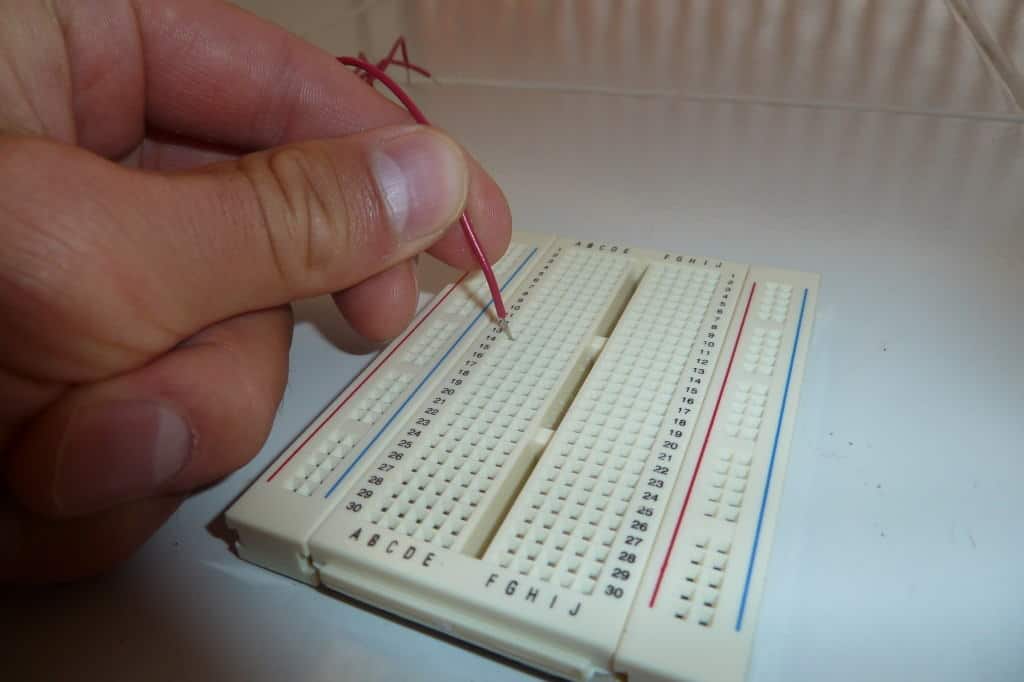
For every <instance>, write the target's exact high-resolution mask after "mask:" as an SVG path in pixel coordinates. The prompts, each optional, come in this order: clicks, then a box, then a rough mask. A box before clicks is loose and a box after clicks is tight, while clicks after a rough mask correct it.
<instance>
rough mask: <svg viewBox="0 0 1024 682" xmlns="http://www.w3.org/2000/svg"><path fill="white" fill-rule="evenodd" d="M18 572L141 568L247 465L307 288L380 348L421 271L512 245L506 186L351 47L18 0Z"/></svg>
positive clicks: (6, 11)
mask: <svg viewBox="0 0 1024 682" xmlns="http://www.w3.org/2000/svg"><path fill="white" fill-rule="evenodd" d="M0 16H3V17H4V21H2V22H0V243H2V245H3V248H2V249H0V317H2V319H3V333H2V334H0V396H2V400H0V453H2V454H0V457H2V461H3V465H4V466H3V473H4V476H3V486H4V487H3V490H2V492H0V541H2V543H3V546H4V552H3V554H2V555H0V577H2V578H3V579H4V580H5V581H15V582H26V581H32V582H40V581H42V582H48V581H58V580H67V579H73V578H77V577H82V576H87V575H91V574H95V573H98V572H102V571H104V570H106V569H108V568H109V567H111V566H113V565H114V564H116V563H117V562H119V561H121V560H123V559H124V558H125V557H127V556H129V555H130V554H131V553H132V552H133V551H134V550H135V549H136V548H138V547H139V546H140V545H141V544H142V543H143V542H144V541H145V540H146V538H147V537H149V536H150V535H151V534H152V533H153V532H154V531H155V530H156V529H157V528H158V527H159V526H160V525H161V524H162V523H163V522H164V521H165V520H166V519H167V518H168V517H169V516H170V515H171V514H172V513H173V512H174V510H175V509H176V508H177V507H178V505H179V504H180V503H181V501H182V500H183V499H184V497H185V496H187V495H188V493H189V492H190V491H193V490H195V489H197V488H200V487H203V486H207V485H209V484H211V483H213V482H215V481H217V480H219V479H221V478H222V477H224V476H225V475H227V474H228V473H230V472H231V471H233V470H234V469H236V468H238V467H239V466H241V465H242V464H244V463H245V462H247V461H248V460H249V459H250V458H251V457H252V456H253V455H254V454H256V452H258V451H259V449H260V447H261V446H262V444H263V442H264V440H265V439H266V436H267V434H268V432H269V430H270V427H271V423H272V420H273V418H274V414H275V411H276V409H277V406H278V403H279V401H280V399H281V397H282V394H283V391H284V386H285V381H286V378H287V371H288V367H287V363H288V348H289V344H290V342H291V329H292V317H291V311H290V308H289V303H290V302H291V301H293V300H296V299H299V298H303V297H308V296H314V295H320V294H327V293H330V294H333V296H334V298H335V300H336V302H337V304H338V307H339V309H340V311H341V313H342V314H344V315H345V316H346V318H347V319H348V320H349V322H350V323H351V324H352V326H353V327H354V328H355V329H356V330H358V331H360V332H361V333H362V334H364V335H365V336H367V337H369V338H371V339H376V340H382V339H386V338H388V337H391V336H393V335H395V334H397V333H398V332H399V331H400V330H401V329H402V328H403V327H405V325H406V324H407V323H408V322H409V320H410V318H411V316H412V315H413V313H414V310H415V305H416V297H417V285H416V278H415V273H414V270H413V265H412V259H413V258H415V256H416V255H417V254H419V253H421V252H424V251H427V252H429V253H431V254H433V255H434V256H437V257H438V258H440V259H442V260H444V261H446V262H448V263H449V264H451V265H453V266H455V267H458V268H463V269H468V268H471V267H473V266H474V261H473V257H472V254H471V252H470V251H469V248H468V245H467V244H466V242H465V239H464V237H463V235H462V234H461V232H460V231H459V229H458V227H457V224H456V223H455V221H456V220H457V218H458V216H459V214H460V213H461V212H462V211H463V209H464V208H465V209H466V210H468V211H469V214H470V216H471V217H472V219H473V222H474V224H475V225H476V227H477V230H478V234H479V237H480V239H481V242H482V244H483V246H484V249H485V251H486V252H487V254H488V256H489V257H490V258H491V259H492V260H494V259H497V258H498V257H500V256H501V254H502V253H504V251H505V249H506V247H507V246H508V241H509V238H510V224H511V220H510V217H509V212H508V206H507V204H506V201H505V199H504V197H503V195H502V193H501V191H500V190H499V189H498V187H497V185H496V184H495V183H494V181H493V180H492V179H491V178H490V177H489V176H488V175H487V174H486V173H485V172H484V171H483V170H482V169H481V168H480V166H479V165H478V164H477V163H476V162H475V161H474V160H472V159H471V158H470V157H469V156H468V155H467V154H466V153H465V152H464V151H463V150H462V149H461V148H460V147H459V146H458V145H457V144H455V143H454V142H453V141H452V140H451V139H449V138H448V137H447V136H445V135H444V134H442V133H440V132H437V131H436V130H432V129H427V128H423V127H419V126H414V125H410V118H409V116H408V115H407V114H406V113H405V112H404V111H403V110H401V109H399V108H398V107H397V106H395V105H393V104H392V103H391V102H390V101H388V100H387V99H386V98H384V97H383V96H381V95H379V94H377V93H376V92H374V91H373V90H372V89H370V88H368V87H367V86H366V84H365V83H363V82H362V81H361V80H359V79H358V78H357V77H356V76H355V75H353V74H352V73H350V72H349V71H348V70H347V69H345V68H343V67H341V66H340V65H339V64H337V63H336V62H335V61H334V59H333V57H332V55H329V54H327V53H325V52H322V51H320V50H319V49H317V48H315V47H312V46H310V45H308V44H305V43H303V42H302V41H300V40H299V39H297V38H295V37H293V36H291V35H289V34H287V33H286V32H284V31H283V30H281V29H279V28H277V27H275V26H273V25H271V24H268V23H265V22H263V21H262V20H260V19H258V18H256V17H254V16H252V15H250V14H247V13H245V12H244V11H242V10H239V9H237V8H235V7H233V6H230V5H227V4H221V3H220V2H214V1H212V0H38V1H37V0H0Z"/></svg>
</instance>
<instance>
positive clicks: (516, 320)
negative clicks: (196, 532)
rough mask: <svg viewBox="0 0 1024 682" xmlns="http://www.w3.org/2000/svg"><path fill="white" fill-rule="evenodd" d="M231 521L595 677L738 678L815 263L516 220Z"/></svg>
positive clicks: (341, 577) (435, 621) (283, 551)
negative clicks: (496, 303)
mask: <svg viewBox="0 0 1024 682" xmlns="http://www.w3.org/2000/svg"><path fill="white" fill-rule="evenodd" d="M496 273H497V274H498V277H499V281H500V282H501V283H502V284H503V297H504V298H505V300H506V302H507V304H508V306H509V312H510V319H511V321H512V324H513V329H514V331H515V335H516V338H515V340H511V339H509V338H508V337H506V336H505V335H503V334H501V333H500V332H499V328H498V326H497V324H496V319H495V318H494V317H493V312H492V310H491V308H490V306H489V303H490V301H489V299H488V298H487V290H486V287H485V286H484V283H483V282H482V279H481V278H480V277H479V275H476V276H474V277H469V278H465V277H464V278H462V279H460V280H459V281H458V282H455V283H453V284H452V285H451V286H450V287H447V288H446V289H445V290H444V291H442V292H441V293H440V294H439V295H438V297H437V298H436V299H435V300H434V301H433V302H432V303H431V304H429V305H428V306H427V307H426V308H425V309H424V310H423V311H422V312H421V314H420V315H419V316H418V317H417V319H416V320H415V321H414V322H413V324H412V325H411V326H410V328H409V330H408V331H407V332H406V333H405V334H403V335H402V336H401V337H400V338H399V339H397V340H396V341H395V342H394V343H392V344H391V346H389V347H388V349H386V350H385V351H384V352H383V353H382V354H381V356H380V358H378V359H377V360H376V361H375V362H374V363H372V364H371V365H370V367H368V368H367V369H366V370H365V371H364V372H363V374H362V375H361V376H360V377H358V378H357V380H356V381H355V382H354V383H353V385H352V386H351V387H350V388H349V389H348V390H346V391H345V392H343V393H342V394H341V395H340V396H339V398H338V399H337V400H336V401H335V402H334V404H332V405H331V406H329V407H328V409H327V410H325V412H324V413H323V414H322V415H321V416H320V417H319V418H318V419H317V420H316V421H314V423H313V424H312V425H311V426H310V428H309V429H307V431H306V433H304V434H303V435H302V436H301V437H300V438H299V439H298V440H297V441H296V443H295V444H294V445H293V446H292V447H291V448H289V450H288V451H286V452H285V453H284V454H283V455H282V456H281V458H280V459H279V461H278V462H276V463H275V464H274V465H273V466H272V467H271V468H270V469H269V470H268V472H267V473H266V474H265V475H264V476H263V477H261V479H260V480H259V481H257V482H256V483H255V484H254V485H253V486H252V487H251V488H250V489H249V491H247V492H246V494H245V495H244V496H243V497H242V498H240V499H239V501H238V502H237V503H236V504H235V505H234V506H233V507H232V509H231V510H230V511H229V513H228V521H229V524H230V525H231V527H232V528H234V529H235V530H236V531H237V533H238V536H239V541H238V550H239V553H240V555H241V556H242V557H244V558H246V559H249V560H250V561H253V562H255V563H258V564H261V565H263V566H265V567H267V568H270V569H272V570H275V571H278V572H281V573H284V574H286V575H290V576H292V577H295V578H297V579H300V580H303V581H306V582H309V583H312V584H323V585H325V586H327V587H329V588H331V589H335V590H338V591H340V592H343V593H345V594H348V595H351V596H353V597H355V598H357V599H360V600H363V601H365V602H368V603H370V604H373V605H375V606H378V607H381V608H383V609H386V610H388V611H391V612H394V613H396V614H399V615H401V616H403V617H406V618H409V619H411V620H413V621H416V622H420V623H423V624H425V625H427V626H428V627H432V628H435V629H437V630H439V631H442V632H444V633H446V634H449V635H453V636H455V637H458V638H461V639H464V640H467V641H470V642H472V643H474V644H476V645H478V646H481V647H484V648H487V649H490V650H492V651H495V652H497V653H499V654H502V655H504V656H507V657H509V658H512V659H515V660H518V661H521V662H523V663H525V664H527V665H530V666H533V667H535V668H538V669H542V670H545V671H548V672H551V673H554V674H556V675H559V676H562V677H566V678H570V679H579V680H589V679H611V678H613V677H614V676H627V677H628V679H629V680H641V681H643V680H652V681H653V680H707V681H709V682H711V681H713V680H723V681H726V682H731V681H736V680H742V679H743V678H744V676H745V671H746V666H747V661H748V658H749V652H750V646H751V643H752V636H753V635H752V632H753V626H754V621H755V616H756V611H757V605H758V604H759V602H760V598H761V590H762V587H763V584H764V577H765V568H766V557H767V549H768V546H769V545H770V542H771V537H772V533H773V530H774V523H775V510H776V508H777V506H778V499H779V494H780V491H781V483H782V477H783V476H784V472H785V463H786V457H787V454H788V443H789V439H790V433H791V431H792V428H793V419H794V410H795V405H796V399H797V393H798V388H799V382H800V377H801V375H802V370H803V358H804V355H805V353H806V346H807V340H808V335H809V327H810V317H811V314H812V311H813V306H814V300H815V294H816V289H817V277H816V276H815V275H809V274H805V273H796V272H788V271H780V270H772V269H768V268H758V267H748V266H745V265H741V264H736V263H729V262H724V261H718V260H712V259H705V258H697V257H690V256H682V255H678V254H672V253H658V252H652V251H639V250H635V249H630V248H627V247H622V246H617V245H609V244H599V243H588V242H578V241H569V240H562V239H558V238H555V237H549V236H542V235H533V234H525V233H522V234H517V235H516V236H515V239H514V243H513V246H512V247H511V248H510V250H509V252H508V253H507V254H506V256H505V257H504V258H502V259H501V261H499V262H498V263H497V266H496Z"/></svg>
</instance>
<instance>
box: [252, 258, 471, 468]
mask: <svg viewBox="0 0 1024 682" xmlns="http://www.w3.org/2000/svg"><path fill="white" fill-rule="evenodd" d="M468 274H469V273H468V272H466V273H463V275H462V277H459V279H458V280H456V282H455V284H453V285H452V288H451V289H449V290H448V292H447V293H446V294H445V295H444V296H442V297H441V299H440V300H439V301H438V302H437V303H435V304H434V307H432V308H431V309H430V310H429V311H427V314H426V315H424V316H423V317H422V318H420V321H419V322H417V323H416V324H415V325H414V326H413V328H412V329H410V330H409V331H407V332H406V333H405V336H403V337H402V340H401V341H399V342H398V345H397V346H395V347H394V348H392V349H391V351H390V352H389V353H388V354H387V355H385V356H384V359H383V360H381V361H380V362H379V363H377V366H376V367H374V368H373V370H372V371H371V372H370V373H369V374H367V375H366V377H365V378H364V379H363V380H362V381H360V382H359V384H358V385H357V386H356V387H355V388H353V389H352V392H351V393H349V394H348V395H347V396H345V399H344V400H342V401H341V402H340V403H338V406H337V407H335V408H334V409H333V410H331V413H330V414H329V415H327V418H326V419H324V420H323V421H322V422H320V426H318V427H316V429H314V430H313V433H311V434H309V435H308V436H306V438H305V440H303V441H302V442H301V443H299V445H298V447H297V448H295V450H294V451H292V454H290V455H288V457H287V458H286V459H285V460H284V461H283V462H281V464H279V465H278V467H277V468H276V469H274V473H272V474H270V476H269V477H268V478H267V483H270V482H271V481H273V480H274V477H276V476H277V475H278V474H279V473H281V470H282V469H284V468H285V467H286V466H288V463H289V462H290V461H292V459H293V458H294V457H295V455H297V454H299V451H300V450H302V448H304V447H306V444H307V443H309V441H310V440H312V439H313V436H315V435H316V434H318V433H320V429H322V428H323V427H324V426H325V425H326V424H327V422H329V421H331V419H332V418H333V417H334V415H336V414H338V410H340V409H341V408H343V407H345V404H346V403H347V402H348V401H349V400H351V399H352V396H354V395H355V394H356V392H358V391H359V389H361V388H362V387H363V384H365V383H366V382H367V381H369V380H370V379H372V378H373V375H374V374H376V373H377V370H378V369H380V368H381V367H383V366H384V363H385V362H387V361H388V360H390V359H391V356H392V355H394V354H395V353H396V352H397V351H398V349H399V348H401V347H402V344H404V343H405V342H406V341H407V340H408V339H409V337H410V336H412V335H413V333H414V332H415V331H416V330H417V329H419V328H420V325H421V324H423V323H424V322H426V321H427V318H428V317H430V316H431V315H432V314H433V313H434V311H435V310H437V308H438V306H440V305H441V304H442V303H444V300H445V299H446V298H448V296H449V295H450V294H451V293H452V292H453V291H455V289H456V288H458V286H459V285H460V284H462V280H464V279H466V276H467V275H468Z"/></svg>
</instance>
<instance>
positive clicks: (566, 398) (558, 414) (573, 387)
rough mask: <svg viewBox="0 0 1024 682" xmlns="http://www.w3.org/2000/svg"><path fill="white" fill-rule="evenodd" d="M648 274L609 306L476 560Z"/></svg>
mask: <svg viewBox="0 0 1024 682" xmlns="http://www.w3.org/2000/svg"><path fill="white" fill-rule="evenodd" d="M646 270H647V268H646V266H644V265H641V264H639V263H636V264H635V267H633V268H632V270H631V274H630V279H629V280H628V282H627V284H626V286H624V287H623V288H622V290H621V292H620V293H619V295H618V296H617V297H616V298H615V299H614V300H613V301H612V303H611V304H610V305H609V306H608V311H607V313H606V314H605V316H604V317H603V318H602V319H601V321H600V322H599V323H598V325H597V333H596V334H595V335H594V339H593V340H600V341H602V343H601V344H600V345H597V344H593V343H591V345H590V349H588V352H585V353H583V354H582V355H581V356H580V359H579V361H578V362H577V363H576V366H575V367H573V368H572V370H571V371H570V372H569V375H568V376H567V377H566V380H565V382H564V383H563V384H562V385H561V386H560V387H559V388H558V395H557V396H556V398H555V399H554V400H553V401H552V402H551V405H550V406H549V407H548V410H547V412H546V413H545V415H544V417H543V419H542V420H541V429H540V432H539V434H538V435H539V436H540V437H539V438H534V439H533V440H531V441H530V442H529V444H527V446H526V447H525V448H524V450H523V453H522V455H520V457H521V458H522V459H523V460H524V461H526V463H527V464H526V467H525V469H524V470H523V473H522V475H521V476H519V477H518V478H517V479H516V480H515V487H514V488H511V489H509V490H508V492H507V493H506V492H505V491H502V492H503V493H504V494H502V495H500V496H499V497H498V498H497V500H496V501H495V505H496V507H495V509H496V511H497V514H496V516H495V518H494V522H493V523H492V524H491V526H490V528H489V532H488V533H487V535H486V536H485V537H484V538H483V539H482V542H481V544H480V549H479V550H478V551H477V552H476V553H475V556H476V558H477V559H482V558H483V556H484V554H485V553H486V552H487V549H488V548H489V547H490V545H491V542H492V541H493V540H494V536H495V535H497V533H498V529H499V528H500V527H501V525H502V524H503V523H504V522H505V517H506V516H508V513H509V510H510V509H512V504H513V503H514V502H515V501H516V499H517V498H518V497H519V495H520V493H522V491H523V488H524V487H525V486H526V482H527V481H528V480H530V476H531V475H532V474H533V470H534V468H535V467H536V466H537V462H539V461H540V458H541V456H542V455H543V454H544V449H545V448H546V447H547V446H548V443H550V442H551V436H552V435H553V433H554V432H555V431H557V430H558V426H559V425H560V424H561V422H562V418H563V417H565V415H566V413H568V411H569V408H570V407H572V403H573V402H574V401H575V400H576V398H577V396H579V391H580V388H581V387H582V386H583V384H584V383H586V381H587V377H588V376H590V371H591V370H592V369H593V368H594V365H595V364H596V363H597V359H598V358H599V357H600V355H601V352H602V351H603V350H604V348H605V345H604V343H603V342H604V341H606V340H607V338H608V337H609V336H610V335H611V332H612V330H613V329H615V325H617V324H618V323H619V319H620V318H621V317H622V314H623V313H624V312H625V310H626V307H627V306H628V305H629V302H630V300H632V298H633V295H634V294H636V291H637V287H638V286H639V284H640V280H641V278H642V277H643V274H644V272H646Z"/></svg>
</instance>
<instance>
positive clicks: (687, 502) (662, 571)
mask: <svg viewBox="0 0 1024 682" xmlns="http://www.w3.org/2000/svg"><path fill="white" fill-rule="evenodd" d="M756 289H757V282H754V283H753V284H752V285H751V286H750V296H748V297H747V306H746V308H744V309H743V318H742V319H741V320H740V330H739V332H737V333H736V342H735V343H734V344H733V346H732V353H730V354H729V364H728V366H726V368H725V379H724V380H723V381H722V388H721V390H719V391H718V399H717V400H716V401H715V409H714V411H713V412H712V413H711V423H710V424H708V431H707V433H705V434H704V443H703V444H702V445H701V446H700V455H698V457H697V466H696V467H694V469H693V476H692V477H691V478H690V486H689V487H688V488H687V489H686V497H685V498H683V506H682V508H681V509H680V510H679V516H678V517H676V527H675V528H674V529H673V530H672V539H671V540H670V541H669V543H668V551H667V552H665V560H664V561H662V562H661V569H659V570H658V580H657V582H655V583H654V592H653V593H651V601H650V602H649V603H648V604H647V607H648V608H653V607H654V601H655V600H656V599H657V598H658V591H659V590H660V589H661V581H662V580H663V579H664V578H665V571H667V570H668V562H669V560H670V559H671V558H672V550H673V549H675V546H676V539H677V538H678V537H679V526H680V525H682V523H683V515H684V514H686V508H687V507H688V506H689V505H690V496H691V495H693V486H694V484H695V483H696V482H697V474H698V473H700V465H701V463H702V462H703V461H704V453H705V452H706V451H707V449H708V442H709V441H710V440H711V431H712V429H714V428H715V419H717V418H718V408H719V407H720V406H721V405H722V396H723V395H725V387H726V386H727V385H728V384H729V375H730V374H731V373H732V363H733V360H735V359H736V350H737V349H738V348H739V347H740V339H741V338H742V337H743V328H744V327H746V325H747V315H748V314H749V313H750V304H751V302H752V301H753V300H754V291H755V290H756Z"/></svg>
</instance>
